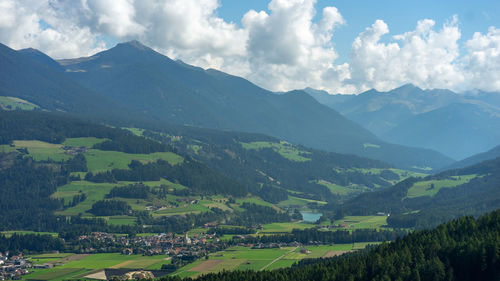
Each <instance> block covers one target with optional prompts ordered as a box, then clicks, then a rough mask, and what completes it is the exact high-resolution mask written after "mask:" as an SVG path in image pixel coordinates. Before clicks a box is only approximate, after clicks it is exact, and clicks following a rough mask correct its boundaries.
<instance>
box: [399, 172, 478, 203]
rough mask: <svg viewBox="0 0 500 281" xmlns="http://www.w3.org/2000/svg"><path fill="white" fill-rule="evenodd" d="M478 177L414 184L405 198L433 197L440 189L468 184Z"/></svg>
mask: <svg viewBox="0 0 500 281" xmlns="http://www.w3.org/2000/svg"><path fill="white" fill-rule="evenodd" d="M477 176H478V175H464V176H452V177H449V178H447V179H443V180H429V181H420V182H417V183H415V184H414V185H413V186H412V187H410V189H408V193H407V197H408V198H415V197H420V196H431V197H432V196H434V195H436V194H437V193H438V192H439V190H441V189H442V188H453V187H456V186H459V185H461V184H464V183H468V182H469V181H470V180H472V179H473V178H476V177H477Z"/></svg>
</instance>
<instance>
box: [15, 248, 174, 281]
mask: <svg viewBox="0 0 500 281" xmlns="http://www.w3.org/2000/svg"><path fill="white" fill-rule="evenodd" d="M168 258H169V257H168V256H164V255H158V256H142V255H130V256H128V255H122V254H119V253H106V254H92V255H85V254H44V255H36V256H32V257H31V260H33V261H35V263H52V264H58V266H56V267H54V268H51V269H34V270H32V271H33V273H31V274H29V275H25V276H24V277H25V278H26V280H73V279H74V280H76V279H80V280H81V279H82V278H85V277H86V275H88V274H91V273H95V272H98V271H99V270H102V269H105V268H112V269H119V268H127V269H150V270H154V269H159V268H161V265H162V264H167V263H169V262H170V261H169V260H167V259H168ZM40 261H44V262H40Z"/></svg>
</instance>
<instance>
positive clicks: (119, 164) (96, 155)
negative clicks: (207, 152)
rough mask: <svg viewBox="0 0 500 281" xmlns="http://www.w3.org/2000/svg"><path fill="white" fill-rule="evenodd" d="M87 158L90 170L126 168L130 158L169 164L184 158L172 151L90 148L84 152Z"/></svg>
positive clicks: (180, 161)
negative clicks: (137, 152)
mask: <svg viewBox="0 0 500 281" xmlns="http://www.w3.org/2000/svg"><path fill="white" fill-rule="evenodd" d="M84 155H85V158H86V159H87V167H88V169H89V171H90V172H103V171H110V170H113V169H128V165H129V164H130V162H132V160H138V161H140V162H143V163H147V162H152V161H156V160H159V159H161V160H165V161H167V162H169V163H170V164H171V165H175V164H178V163H182V161H184V159H183V158H182V157H181V156H179V155H177V154H174V153H172V152H155V153H151V154H129V153H125V152H118V151H103V150H98V149H91V150H89V151H88V152H85V153H84Z"/></svg>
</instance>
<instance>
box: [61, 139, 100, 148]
mask: <svg viewBox="0 0 500 281" xmlns="http://www.w3.org/2000/svg"><path fill="white" fill-rule="evenodd" d="M106 140H107V139H99V138H95V137H85V138H68V139H66V140H64V142H63V143H62V144H63V145H64V146H71V147H81V146H83V147H86V148H92V146H94V145H95V144H98V143H101V142H104V141H106Z"/></svg>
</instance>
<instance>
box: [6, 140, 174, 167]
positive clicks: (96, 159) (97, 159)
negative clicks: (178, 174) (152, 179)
mask: <svg viewBox="0 0 500 281" xmlns="http://www.w3.org/2000/svg"><path fill="white" fill-rule="evenodd" d="M103 141H105V139H98V138H68V139H66V140H65V141H64V143H63V144H52V143H48V142H43V141H36V140H16V141H14V142H13V145H14V147H10V146H5V145H4V146H2V149H3V150H4V151H12V150H14V149H16V148H27V149H28V152H29V155H30V156H32V157H33V159H34V160H36V161H41V160H48V159H52V160H54V161H62V160H68V159H70V158H72V157H73V156H72V155H70V154H66V153H65V150H64V149H63V147H64V146H73V147H80V146H85V147H88V148H89V147H92V146H93V145H94V144H96V143H100V142H103ZM84 155H85V158H86V159H87V168H88V170H89V171H90V172H102V171H109V170H112V169H128V165H129V164H130V162H132V160H138V161H141V162H143V163H147V162H151V161H156V160H159V159H161V160H165V161H168V162H169V163H170V164H172V165H175V164H179V163H182V162H183V161H184V159H183V158H182V157H181V156H179V155H177V154H175V153H172V152H156V153H151V154H130V153H124V152H118V151H104V150H98V149H90V150H88V151H87V152H85V153H84Z"/></svg>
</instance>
